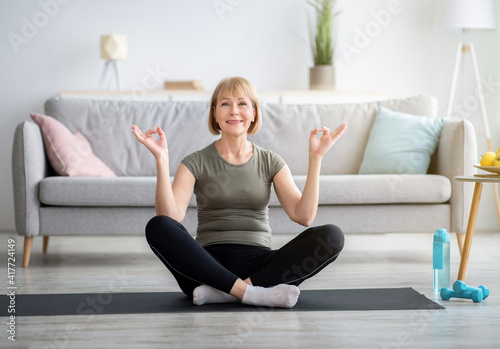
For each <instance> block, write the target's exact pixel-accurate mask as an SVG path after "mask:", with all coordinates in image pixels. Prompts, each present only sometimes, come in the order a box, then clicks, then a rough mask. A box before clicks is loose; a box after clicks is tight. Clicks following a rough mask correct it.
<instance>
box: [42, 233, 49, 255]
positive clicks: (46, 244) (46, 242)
mask: <svg viewBox="0 0 500 349" xmlns="http://www.w3.org/2000/svg"><path fill="white" fill-rule="evenodd" d="M48 250H49V236H44V237H43V253H47V251H48Z"/></svg>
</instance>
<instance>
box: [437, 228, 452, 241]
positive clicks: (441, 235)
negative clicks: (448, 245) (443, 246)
mask: <svg viewBox="0 0 500 349" xmlns="http://www.w3.org/2000/svg"><path fill="white" fill-rule="evenodd" d="M434 242H450V234H448V232H447V231H446V229H438V230H436V233H435V234H434Z"/></svg>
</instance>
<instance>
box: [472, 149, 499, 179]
mask: <svg viewBox="0 0 500 349" xmlns="http://www.w3.org/2000/svg"><path fill="white" fill-rule="evenodd" d="M474 167H476V168H479V169H481V170H484V171H487V172H493V173H498V174H500V148H498V152H496V153H495V152H493V151H489V152H486V153H485V154H484V155H483V156H481V161H479V165H474Z"/></svg>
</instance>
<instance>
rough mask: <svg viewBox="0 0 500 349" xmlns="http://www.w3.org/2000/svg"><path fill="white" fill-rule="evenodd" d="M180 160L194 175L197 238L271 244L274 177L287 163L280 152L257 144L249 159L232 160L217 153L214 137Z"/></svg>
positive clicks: (202, 241)
mask: <svg viewBox="0 0 500 349" xmlns="http://www.w3.org/2000/svg"><path fill="white" fill-rule="evenodd" d="M182 163H183V164H184V165H185V166H186V167H187V168H188V169H189V171H190V172H191V173H192V174H193V176H194V178H195V179H196V183H195V186H194V194H195V195H196V203H197V206H198V230H197V237H196V240H197V241H198V242H199V243H200V245H202V246H208V245H213V244H244V245H253V246H265V247H269V248H270V247H271V228H270V226H269V215H268V204H269V198H270V194H271V184H272V182H273V177H274V176H275V175H276V174H277V173H278V172H279V171H280V170H281V169H282V168H283V166H285V161H284V160H283V158H282V157H281V156H279V155H278V154H276V153H274V152H272V151H269V150H264V149H262V148H261V147H259V146H257V145H255V144H254V145H253V154H252V157H251V158H250V159H249V160H248V161H247V162H246V163H244V164H240V165H237V164H232V163H230V162H228V161H227V160H225V159H224V158H223V157H222V155H220V154H219V152H218V151H217V148H215V142H214V143H212V144H210V145H209V146H207V147H206V148H204V149H202V150H199V151H197V152H194V153H192V154H191V155H188V156H186V157H185V158H184V159H183V160H182Z"/></svg>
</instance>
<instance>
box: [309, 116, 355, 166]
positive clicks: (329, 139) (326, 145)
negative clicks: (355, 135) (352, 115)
mask: <svg viewBox="0 0 500 349" xmlns="http://www.w3.org/2000/svg"><path fill="white" fill-rule="evenodd" d="M346 129H347V124H342V125H340V126H339V127H338V128H337V129H336V130H335V131H333V132H332V133H330V129H329V128H328V127H325V126H322V127H319V128H316V129H314V130H312V131H311V135H310V137H309V156H312V157H314V158H317V159H321V158H323V156H325V154H326V153H327V152H328V150H330V148H331V147H332V145H333V144H335V142H336V141H337V140H338V139H339V138H340V137H341V136H342V134H343V133H344V131H345V130H346ZM320 132H323V134H322V135H321V137H320V138H317V137H316V136H317V135H318V133H320Z"/></svg>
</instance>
